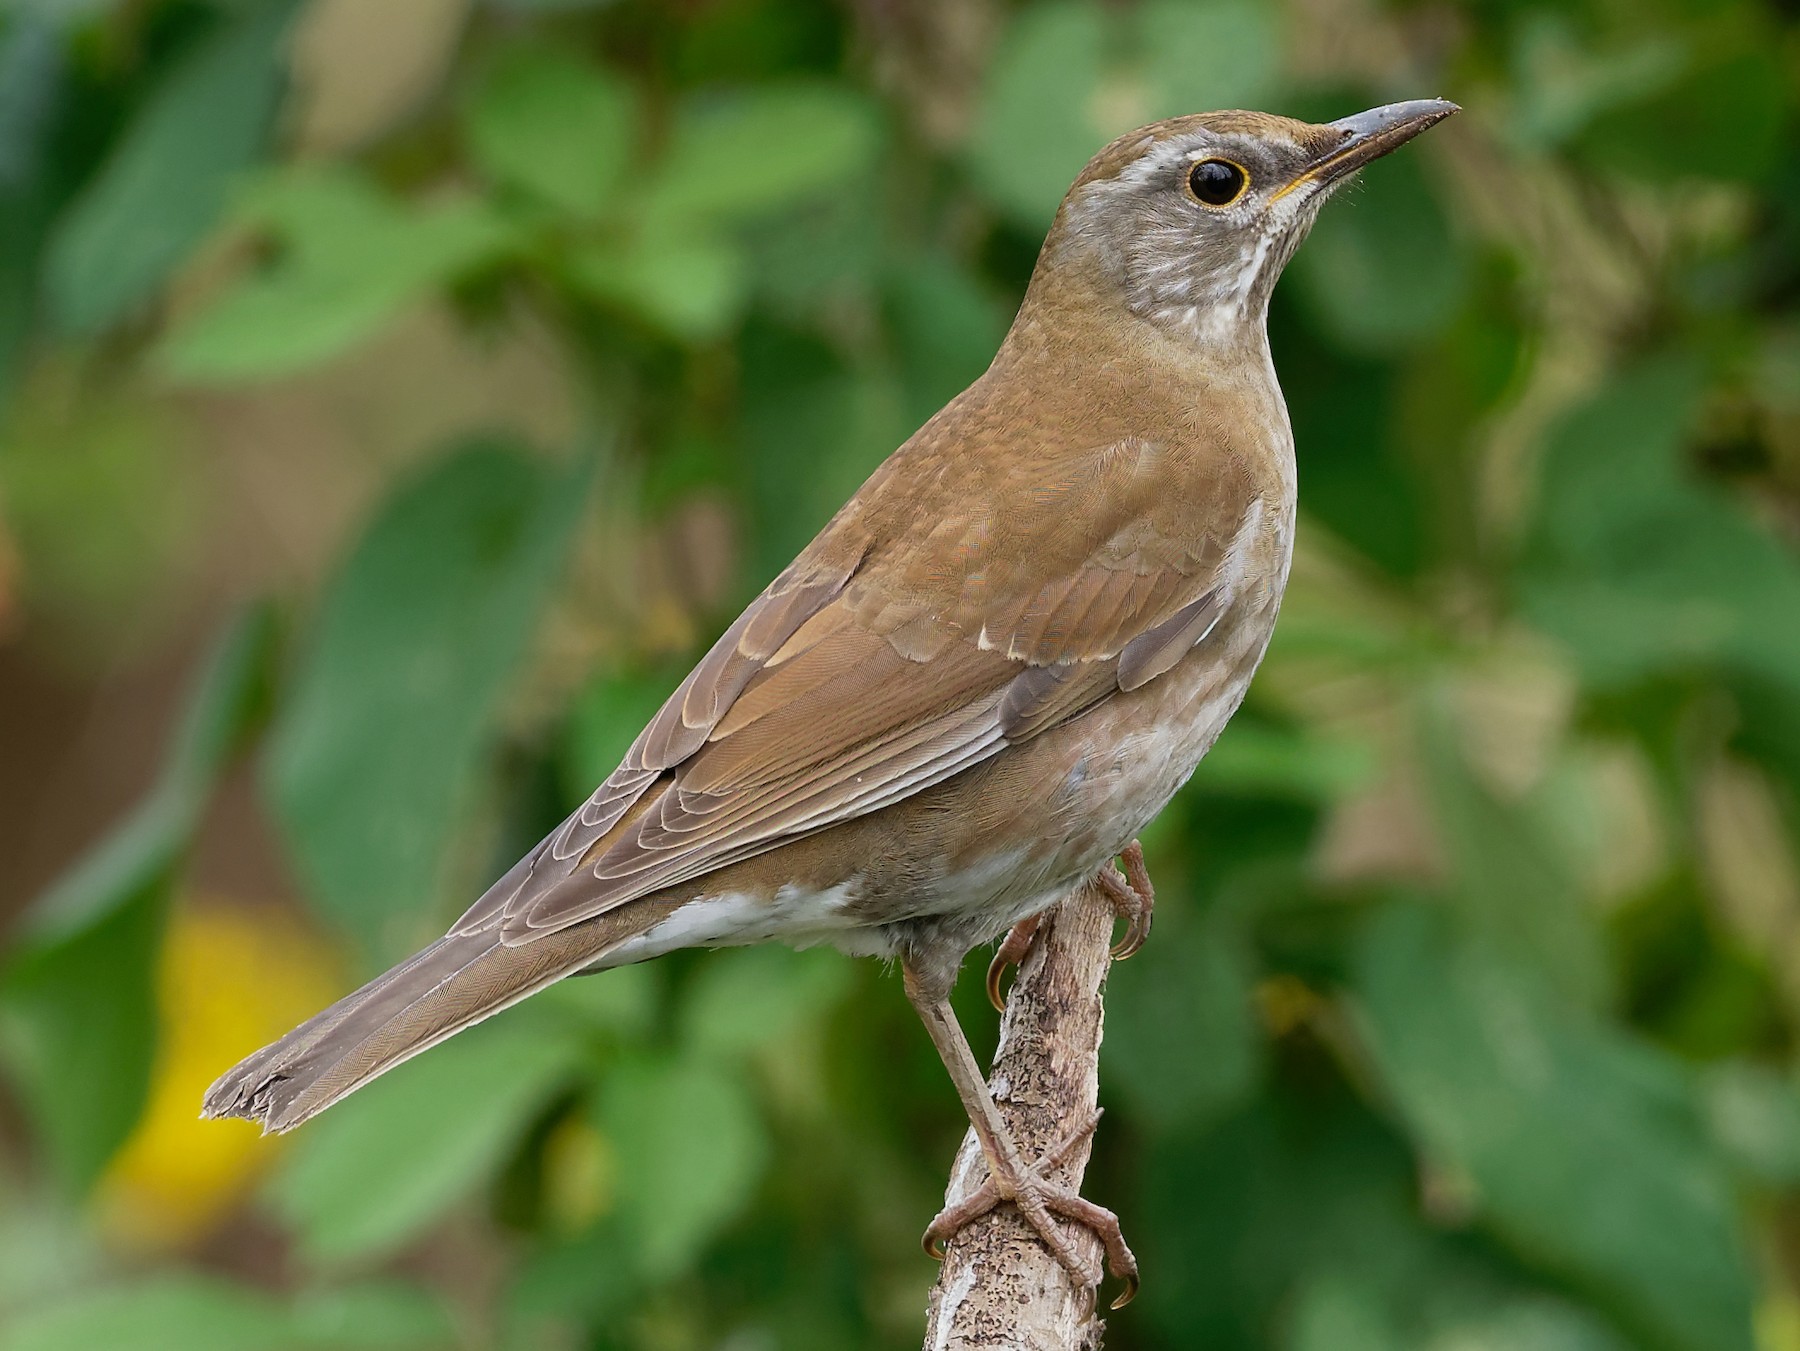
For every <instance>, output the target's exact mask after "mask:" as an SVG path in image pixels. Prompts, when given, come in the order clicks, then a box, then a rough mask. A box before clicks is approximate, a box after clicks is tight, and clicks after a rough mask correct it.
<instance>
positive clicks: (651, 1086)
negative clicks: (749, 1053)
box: [597, 1058, 769, 1278]
mask: <svg viewBox="0 0 1800 1351" xmlns="http://www.w3.org/2000/svg"><path fill="white" fill-rule="evenodd" d="M597 1114H598V1118H599V1121H600V1125H601V1127H602V1129H603V1130H605V1132H606V1133H607V1135H608V1136H609V1137H610V1138H611V1140H612V1143H613V1145H614V1147H615V1148H616V1149H617V1151H618V1156H619V1179H618V1187H619V1216H620V1219H621V1221H622V1222H623V1224H624V1225H625V1227H626V1229H627V1230H628V1231H629V1233H630V1235H631V1242H632V1246H633V1247H634V1248H635V1249H636V1253H637V1256H636V1261H637V1264H638V1266H639V1269H640V1270H642V1271H643V1272H645V1273H646V1274H647V1275H649V1276H650V1277H652V1278H663V1277H667V1276H670V1275H673V1274H674V1273H676V1272H678V1271H680V1270H682V1269H683V1268H685V1267H686V1266H688V1265H689V1264H690V1263H691V1262H692V1261H693V1259H694V1258H695V1257H697V1256H698V1255H699V1252H700V1250H701V1248H702V1247H704V1246H705V1244H706V1243H707V1241H708V1240H709V1239H711V1238H712V1237H713V1236H714V1235H715V1234H717V1233H718V1232H719V1230H721V1229H722V1228H723V1227H724V1226H725V1225H726V1224H728V1223H729V1222H730V1221H731V1220H732V1219H733V1218H734V1217H735V1216H736V1215H737V1214H738V1213H739V1211H741V1210H742V1209H743V1207H744V1205H745V1203H746V1202H748V1201H749V1199H750V1195H751V1192H752V1190H753V1189H754V1187H755V1185H756V1180H757V1178H758V1177H759V1176H760V1175H761V1173H762V1170H763V1166H764V1164H765V1163H766V1161H767V1158H768V1153H769V1145H768V1140H767V1138H766V1136H765V1134H764V1132H763V1127H762V1122H761V1121H760V1120H759V1119H758V1118H757V1115H756V1109H755V1107H754V1105H753V1104H752V1103H751V1101H750V1096H749V1093H748V1092H747V1090H746V1089H745V1087H744V1085H743V1082H742V1081H741V1080H740V1079H739V1078H738V1077H737V1076H736V1075H734V1074H733V1073H731V1072H730V1071H729V1070H728V1069H726V1068H725V1067H724V1066H722V1065H718V1064H716V1063H714V1062H712V1061H710V1060H707V1059H701V1058H693V1059H683V1060H676V1061H666V1060H648V1059H645V1060H635V1061H628V1062H626V1063H623V1064H620V1065H619V1066H617V1067H616V1068H615V1070H614V1071H613V1072H612V1073H610V1074H608V1075H607V1077H606V1081H605V1083H603V1084H602V1085H601V1086H600V1089H599V1092H598V1106H597Z"/></svg>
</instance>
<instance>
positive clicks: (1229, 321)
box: [1038, 99, 1457, 341]
mask: <svg viewBox="0 0 1800 1351" xmlns="http://www.w3.org/2000/svg"><path fill="white" fill-rule="evenodd" d="M1456 111H1457V107H1456V105H1455V104H1454V103H1449V102H1446V101H1445V100H1443V99H1419V100H1415V101H1413V102H1409V103H1390V104H1388V105H1386V106H1385V107H1380V108H1372V109H1370V110H1369V111H1368V112H1366V113H1358V114H1356V116H1354V117H1346V118H1342V119H1340V120H1338V121H1336V122H1327V123H1324V124H1322V125H1318V124H1314V123H1310V122H1297V121H1295V120H1293V119H1292V118H1287V117H1276V116H1274V115H1272V114H1269V113H1253V112H1219V113H1197V114H1194V115H1192V116H1189V117H1177V118H1172V119H1170V120H1169V121H1166V122H1156V123H1153V124H1152V125H1150V126H1147V127H1142V128H1140V129H1139V130H1137V131H1134V132H1131V133H1130V134H1128V135H1125V136H1121V137H1120V138H1119V139H1118V140H1116V141H1114V142H1113V143H1112V144H1111V145H1109V146H1107V147H1106V148H1105V149H1104V150H1102V151H1101V152H1100V153H1099V154H1097V155H1095V156H1094V158H1093V159H1092V160H1091V161H1089V163H1088V166H1087V168H1086V169H1084V170H1083V171H1082V173H1081V176H1080V177H1079V178H1077V179H1076V180H1075V185H1074V186H1073V187H1072V188H1070V189H1069V195H1068V196H1067V197H1066V198H1065V199H1064V200H1063V204H1062V209H1061V210H1060V211H1059V212H1058V213H1057V217H1056V223H1055V225H1054V226H1052V228H1051V231H1050V236H1049V238H1048V239H1047V240H1046V241H1045V244H1044V255H1043V258H1042V259H1041V260H1040V261H1039V264H1038V272H1039V276H1040V278H1042V277H1046V276H1057V275H1060V276H1062V277H1065V278H1071V277H1079V278H1080V279H1081V281H1082V282H1084V283H1085V284H1086V287H1091V288H1097V289H1099V290H1100V291H1101V292H1102V293H1103V294H1122V296H1123V298H1124V300H1125V303H1126V305H1127V306H1128V307H1129V309H1130V311H1131V312H1132V313H1133V314H1135V315H1137V316H1138V317H1139V318H1142V319H1146V320H1149V321H1151V322H1153V323H1155V324H1157V325H1159V326H1161V327H1164V328H1166V329H1168V330H1170V331H1172V332H1174V333H1177V334H1180V335H1184V336H1187V337H1190V338H1194V339H1197V340H1200V341H1207V340H1212V339H1233V338H1237V337H1240V336H1244V335H1246V334H1249V333H1257V334H1259V333H1260V332H1261V327H1262V322H1263V319H1264V317H1265V316H1266V314H1267V310H1268V302H1269V292H1270V291H1271V290H1272V289H1273V288H1274V285H1275V279H1276V278H1277V277H1278V276H1280V275H1281V269H1282V268H1283V267H1284V266H1285V265H1286V264H1287V261H1288V259H1289V258H1291V257H1293V254H1294V250H1295V249H1296V248H1298V247H1299V245H1300V241H1301V240H1302V239H1304V238H1305V237H1306V232H1307V231H1308V230H1309V229H1311V228H1312V223H1313V220H1314V219H1315V218H1316V217H1317V215H1318V213H1319V208H1320V206H1322V205H1323V204H1324V202H1325V199H1326V198H1328V197H1329V196H1331V194H1332V192H1333V191H1334V190H1335V189H1336V188H1338V187H1339V186H1340V185H1341V184H1343V183H1344V182H1345V180H1347V179H1348V178H1349V177H1350V176H1351V175H1352V174H1354V173H1355V172H1356V171H1357V170H1358V169H1360V168H1361V167H1362V166H1363V165H1365V164H1367V163H1369V161H1370V160H1373V159H1377V158H1379V157H1380V156H1382V155H1385V154H1387V153H1388V152H1389V151H1390V150H1393V149H1395V148H1397V147H1398V146H1400V145H1403V144H1405V143H1406V142H1407V141H1410V140H1411V139H1412V138H1413V137H1414V136H1417V135H1418V134H1419V133H1420V132H1422V131H1424V130H1425V129H1426V128H1428V127H1430V126H1432V125H1434V124H1435V123H1438V122H1441V121H1443V119H1444V118H1446V117H1448V116H1450V114H1452V113H1454V112H1456ZM1084 289H1085V288H1084Z"/></svg>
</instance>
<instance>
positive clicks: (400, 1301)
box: [288, 1281, 458, 1351]
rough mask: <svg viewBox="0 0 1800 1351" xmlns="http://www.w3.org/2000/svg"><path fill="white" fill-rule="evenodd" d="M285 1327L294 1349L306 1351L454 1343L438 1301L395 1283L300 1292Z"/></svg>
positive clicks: (430, 1348)
mask: <svg viewBox="0 0 1800 1351" xmlns="http://www.w3.org/2000/svg"><path fill="white" fill-rule="evenodd" d="M288 1322H289V1325H290V1326H291V1327H292V1329H293V1333H292V1336H293V1341H294V1344H295V1346H296V1347H298V1348H305V1349H306V1351H312V1348H315V1347H316V1348H317V1349H318V1351H414V1348H417V1351H437V1349H438V1348H441V1347H446V1346H455V1345H457V1344H458V1337H457V1335H456V1328H455V1326H454V1324H453V1322H452V1320H451V1317H450V1310H449V1309H447V1308H446V1307H445V1306H444V1303H443V1301H442V1300H441V1299H440V1298H439V1297H438V1296H437V1295H436V1294H434V1293H433V1292H432V1291H430V1290H427V1289H425V1288H423V1287H422V1286H417V1285H408V1284H403V1283H401V1282H399V1281H367V1282H364V1283H362V1284H359V1285H351V1286H345V1287H343V1288H341V1289H337V1290H316V1289H315V1290H307V1291H304V1292H302V1294H301V1295H300V1296H299V1297H298V1299H296V1300H295V1302H294V1306H293V1308H292V1309H291V1310H290V1311H289V1314H288Z"/></svg>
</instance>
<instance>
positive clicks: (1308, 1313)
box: [1285, 1274, 1418, 1351]
mask: <svg viewBox="0 0 1800 1351" xmlns="http://www.w3.org/2000/svg"><path fill="white" fill-rule="evenodd" d="M1285 1345H1286V1346H1287V1347H1288V1348H1289V1351H1401V1349H1402V1348H1405V1347H1414V1346H1417V1345H1418V1342H1417V1341H1416V1339H1414V1338H1410V1337H1402V1336H1401V1335H1400V1332H1399V1330H1398V1329H1397V1328H1396V1327H1395V1326H1394V1325H1393V1321H1392V1320H1391V1318H1390V1317H1389V1315H1388V1311H1387V1302H1386V1300H1384V1299H1383V1298H1382V1292H1381V1290H1380V1289H1379V1288H1378V1287H1376V1286H1375V1284H1374V1283H1373V1282H1371V1281H1367V1280H1360V1279H1357V1278H1356V1277H1353V1276H1341V1275H1337V1274H1328V1275H1325V1276H1322V1277H1320V1278H1318V1279H1316V1280H1314V1281H1312V1282H1311V1283H1309V1284H1308V1285H1307V1286H1306V1287H1305V1288H1304V1289H1303V1290H1302V1291H1301V1292H1300V1296H1299V1298H1298V1299H1297V1300H1296V1301H1295V1307H1294V1313H1293V1325H1292V1329H1291V1331H1290V1332H1289V1334H1288V1339H1287V1341H1286V1343H1285Z"/></svg>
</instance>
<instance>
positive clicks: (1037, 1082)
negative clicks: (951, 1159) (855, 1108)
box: [925, 885, 1113, 1351]
mask: <svg viewBox="0 0 1800 1351" xmlns="http://www.w3.org/2000/svg"><path fill="white" fill-rule="evenodd" d="M1112 928H1113V909H1112V906H1111V904H1110V903H1109V902H1108V901H1107V899H1106V897H1105V896H1104V895H1102V894H1101V892H1100V891H1099V889H1098V888H1096V887H1094V886H1092V885H1088V886H1085V887H1082V888H1081V889H1080V890H1079V891H1077V892H1076V893H1075V894H1074V895H1072V896H1071V897H1070V898H1069V899H1068V900H1066V901H1064V902H1063V903H1062V905H1061V906H1059V907H1058V908H1057V909H1056V910H1055V911H1054V912H1053V913H1052V914H1051V915H1049V916H1048V917H1047V918H1046V919H1045V921H1044V925H1043V927H1042V928H1041V929H1040V930H1039V934H1038V941H1037V942H1036V943H1035V944H1034V945H1033V947H1032V951H1031V955H1030V956H1029V957H1027V958H1026V959H1025V964H1024V966H1023V967H1022V968H1021V969H1020V971H1019V973H1018V978H1017V979H1016V980H1015V981H1014V983H1013V987H1012V991H1011V993H1010V994H1009V995H1008V996H1007V1000H1006V1014H1005V1017H1004V1018H1002V1020H1001V1023H1000V1049H999V1050H998V1052H996V1054H995V1056H994V1068H993V1073H992V1074H991V1075H990V1077H989V1080H988V1083H989V1087H990V1088H991V1089H992V1090H993V1094H994V1099H995V1101H996V1102H997V1103H998V1104H999V1106H1000V1110H1001V1112H1002V1114H1003V1115H1004V1116H1005V1118H1006V1123H1007V1125H1008V1126H1009V1127H1010V1128H1011V1129H1012V1132H1013V1136H1014V1138H1015V1139H1016V1140H1017V1141H1018V1142H1019V1149H1020V1153H1021V1154H1022V1155H1023V1157H1025V1158H1026V1159H1028V1160H1036V1159H1037V1158H1038V1157H1039V1156H1040V1155H1042V1154H1043V1153H1044V1151H1045V1150H1047V1149H1049V1148H1050V1147H1052V1146H1053V1145H1055V1144H1056V1143H1058V1142H1059V1141H1060V1140H1061V1139H1062V1138H1063V1137H1064V1136H1066V1135H1067V1134H1068V1132H1069V1130H1070V1128H1071V1127H1072V1126H1073V1125H1075V1124H1076V1123H1078V1122H1080V1121H1081V1120H1083V1119H1084V1118H1085V1117H1088V1116H1091V1115H1092V1114H1093V1112H1094V1109H1095V1105H1096V1103H1097V1101H1098V1099H1099V1094H1100V1034H1101V1019H1102V1006H1101V993H1102V990H1103V988H1104V986H1105V983H1106V970H1107V967H1108V965H1109V964H1110V962H1111V958H1110V956H1109V955H1108V952H1107V945H1108V943H1109V942H1110V941H1111V935H1112ZM1088 1154H1089V1142H1087V1141H1084V1142H1083V1143H1082V1144H1081V1145H1080V1147H1079V1148H1077V1149H1075V1150H1074V1151H1073V1152H1072V1153H1071V1154H1070V1156H1069V1158H1068V1159H1067V1160H1066V1161H1065V1162H1064V1163H1063V1164H1062V1165H1061V1166H1060V1167H1058V1168H1055V1169H1052V1170H1051V1172H1050V1176H1051V1177H1052V1178H1053V1179H1055V1180H1057V1181H1060V1182H1064V1183H1067V1184H1068V1185H1069V1186H1070V1187H1073V1188H1076V1189H1079V1188H1080V1186H1081V1179H1082V1174H1083V1173H1084V1171H1085V1170H1086V1168H1087V1161H1088ZM987 1175H988V1173H987V1164H986V1161H985V1160H984V1159H983V1158H982V1155H981V1146H980V1145H979V1144H978V1143H977V1142H976V1140H975V1133H974V1132H973V1131H970V1132H969V1133H968V1134H967V1135H966V1136H964V1137H963V1144H962V1148H961V1149H960V1150H959V1151H958V1152H957V1155H956V1163H955V1165H954V1166H953V1167H952V1169H951V1172H950V1187H949V1193H948V1197H947V1200H948V1201H949V1202H952V1203H954V1202H956V1201H960V1200H961V1199H963V1198H964V1197H966V1196H968V1195H970V1194H971V1193H972V1192H974V1191H975V1190H976V1189H977V1188H978V1187H980V1186H981V1184H982V1183H983V1182H985V1181H986V1180H987ZM1063 1225H1064V1231H1065V1232H1066V1233H1067V1234H1068V1235H1069V1238H1070V1240H1071V1241H1072V1242H1073V1243H1074V1244H1075V1245H1076V1250H1077V1251H1078V1252H1080V1253H1082V1254H1083V1256H1084V1257H1086V1258H1087V1259H1088V1261H1089V1263H1090V1265H1091V1267H1092V1269H1093V1271H1094V1272H1095V1273H1096V1274H1099V1272H1100V1271H1101V1258H1102V1254H1101V1250H1100V1240H1099V1239H1098V1238H1096V1237H1095V1236H1094V1235H1093V1234H1092V1233H1091V1232H1089V1231H1088V1229H1087V1228H1086V1227H1085V1226H1082V1225H1078V1224H1073V1223H1070V1222H1068V1221H1064V1222H1063ZM1094 1304H1095V1300H1094V1292H1093V1290H1092V1288H1091V1287H1090V1288H1089V1289H1077V1288H1076V1287H1075V1284H1074V1282H1072V1281H1071V1280H1070V1278H1069V1274H1068V1273H1067V1272H1066V1271H1065V1270H1063V1267H1062V1265H1061V1264H1060V1263H1059V1262H1057V1260H1056V1258H1055V1257H1054V1256H1052V1255H1051V1253H1050V1250H1049V1249H1048V1248H1046V1247H1045V1246H1044V1245H1043V1244H1042V1243H1040V1242H1039V1241H1038V1239H1037V1236H1036V1235H1035V1234H1034V1233H1033V1232H1032V1230H1031V1228H1030V1226H1028V1225H1027V1224H1026V1223H1025V1221H1024V1220H1023V1219H1021V1218H1020V1216H1019V1212H1018V1211H1017V1210H1015V1209H1014V1208H1013V1207H1012V1206H1011V1205H1001V1206H999V1207H997V1208H996V1209H994V1210H992V1211H989V1212H988V1213H987V1214H986V1215H983V1216H982V1217H981V1218H980V1219H978V1220H976V1221H975V1222H974V1223H972V1224H970V1225H969V1226H968V1227H966V1228H965V1229H964V1230H963V1231H962V1232H961V1233H960V1234H958V1235H957V1236H956V1237H955V1238H954V1239H952V1240H951V1242H950V1245H949V1251H948V1253H947V1255H946V1257H945V1259H944V1264H943V1268H942V1270H941V1271H940V1272H939V1273H938V1280H937V1284H936V1285H935V1286H934V1287H932V1291H931V1303H930V1306H929V1311H928V1314H927V1318H926V1327H925V1351H972V1349H973V1348H977V1347H982V1348H1001V1347H1004V1348H1007V1349H1008V1351H1077V1348H1080V1349H1081V1351H1097V1349H1098V1348H1099V1346H1100V1340H1101V1335H1102V1333H1103V1332H1104V1331H1105V1328H1106V1324H1105V1322H1104V1321H1103V1320H1102V1319H1101V1318H1100V1317H1099V1316H1098V1314H1097V1313H1096V1312H1095V1311H1094Z"/></svg>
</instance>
